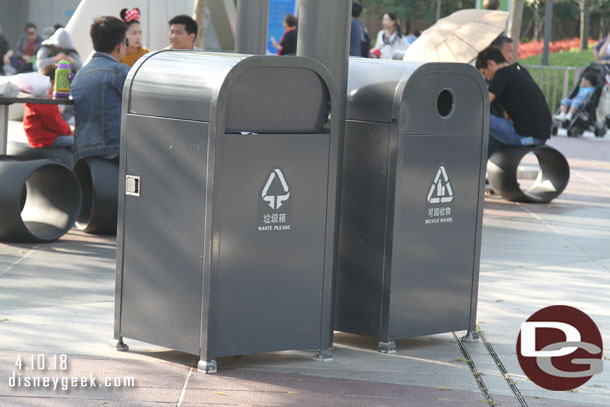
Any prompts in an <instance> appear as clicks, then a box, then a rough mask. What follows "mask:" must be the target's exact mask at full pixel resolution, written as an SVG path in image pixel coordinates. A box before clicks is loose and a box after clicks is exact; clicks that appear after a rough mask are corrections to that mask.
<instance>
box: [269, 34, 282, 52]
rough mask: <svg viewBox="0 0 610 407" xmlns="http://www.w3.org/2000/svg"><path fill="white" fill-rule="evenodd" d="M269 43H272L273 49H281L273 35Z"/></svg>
mask: <svg viewBox="0 0 610 407" xmlns="http://www.w3.org/2000/svg"><path fill="white" fill-rule="evenodd" d="M271 44H273V46H274V47H275V49H277V50H278V51H281V50H282V46H281V45H280V44H278V42H277V41H276V40H275V37H273V36H271Z"/></svg>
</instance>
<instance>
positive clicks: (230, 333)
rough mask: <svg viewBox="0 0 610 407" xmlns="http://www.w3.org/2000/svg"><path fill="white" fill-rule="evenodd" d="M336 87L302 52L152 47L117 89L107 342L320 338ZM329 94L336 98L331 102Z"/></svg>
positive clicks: (326, 298) (263, 346)
mask: <svg viewBox="0 0 610 407" xmlns="http://www.w3.org/2000/svg"><path fill="white" fill-rule="evenodd" d="M335 97H336V88H335V85H334V83H333V82H332V79H331V78H330V74H329V73H328V71H327V70H326V68H324V67H323V66H322V65H321V64H319V63H318V62H316V61H314V60H312V59H309V58H300V57H277V56H246V55H236V54H219V53H205V52H197V51H161V52H158V53H155V54H153V55H151V56H148V57H147V58H144V59H143V60H141V62H140V63H139V65H138V66H136V67H134V68H133V69H132V70H131V72H130V74H129V77H128V78H127V81H126V84H125V91H124V99H123V116H122V117H123V123H122V138H121V157H120V185H119V191H121V192H120V193H119V213H118V232H117V285H116V306H115V334H114V338H115V339H114V346H117V348H119V349H124V348H125V347H126V346H125V345H124V343H123V337H128V338H133V339H137V340H141V341H144V342H149V343H152V344H156V345H161V346H164V347H168V348H173V349H177V350H180V351H183V352H186V353H191V354H197V355H200V362H199V369H201V370H205V371H206V372H214V371H215V370H216V358H217V357H219V356H229V355H240V354H249V353H259V352H267V351H278V350H285V349H311V348H319V349H320V350H321V352H320V355H321V357H322V358H323V359H324V358H329V357H330V353H329V352H330V351H329V348H330V346H331V344H332V318H331V316H332V314H331V309H332V300H331V291H332V282H333V281H334V276H333V250H334V244H333V238H334V236H335V207H336V203H335V197H336V189H337V180H336V178H337V168H336V167H337V154H338V145H339V139H338V138H337V137H338V133H337V125H338V123H332V124H331V122H330V121H329V118H330V113H331V105H332V103H331V101H334V100H335ZM333 109H334V107H333Z"/></svg>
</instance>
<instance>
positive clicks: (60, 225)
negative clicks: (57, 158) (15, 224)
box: [21, 164, 80, 240]
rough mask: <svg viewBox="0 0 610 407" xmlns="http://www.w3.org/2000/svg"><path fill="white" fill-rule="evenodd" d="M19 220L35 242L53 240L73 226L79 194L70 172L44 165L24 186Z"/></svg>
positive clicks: (55, 166)
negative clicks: (36, 240)
mask: <svg viewBox="0 0 610 407" xmlns="http://www.w3.org/2000/svg"><path fill="white" fill-rule="evenodd" d="M24 189H25V194H24V193H22V194H21V202H22V204H23V209H22V210H21V219H22V220H23V224H24V225H25V227H26V228H27V229H28V231H29V232H30V233H31V234H32V235H33V236H35V237H36V238H38V239H41V240H54V239H58V238H59V237H61V236H62V235H63V234H64V233H66V232H67V231H68V230H69V229H70V228H71V227H72V225H73V224H74V220H75V218H76V214H77V213H78V210H79V208H80V190H79V187H78V183H77V182H76V180H75V179H74V175H73V174H72V172H71V171H70V170H69V169H68V168H66V167H64V166H62V165H54V164H49V165H43V166H41V167H39V168H37V169H36V170H35V171H34V172H33V173H32V174H31V175H30V177H29V178H28V179H27V181H26V183H25V188H24Z"/></svg>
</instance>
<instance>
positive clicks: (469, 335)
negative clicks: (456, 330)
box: [462, 331, 480, 342]
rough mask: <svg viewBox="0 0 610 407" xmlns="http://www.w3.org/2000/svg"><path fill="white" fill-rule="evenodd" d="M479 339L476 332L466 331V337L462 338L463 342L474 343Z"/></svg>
mask: <svg viewBox="0 0 610 407" xmlns="http://www.w3.org/2000/svg"><path fill="white" fill-rule="evenodd" d="M479 338H480V336H479V333H478V332H477V331H466V335H464V336H462V341H464V342H476V341H478V340H479Z"/></svg>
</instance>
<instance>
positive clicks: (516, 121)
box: [476, 48, 552, 156]
mask: <svg viewBox="0 0 610 407" xmlns="http://www.w3.org/2000/svg"><path fill="white" fill-rule="evenodd" d="M476 67H477V69H478V70H479V71H481V73H482V74H483V76H485V77H486V78H487V79H488V80H489V89H488V90H489V102H490V103H492V102H493V101H494V100H497V101H499V102H500V103H501V104H502V106H503V107H504V110H505V111H506V115H507V116H508V117H507V118H502V117H498V116H495V115H493V114H492V115H490V116H489V152H488V156H491V155H492V154H493V153H494V152H496V151H497V150H500V149H501V148H502V147H504V146H506V145H517V146H519V145H536V144H544V143H545V141H546V140H547V139H548V138H549V137H550V135H551V124H552V119H551V112H550V111H549V107H548V105H547V103H546V99H545V98H544V95H543V94H542V91H541V90H540V88H539V87H538V85H537V84H536V82H534V80H533V79H532V77H531V76H530V75H529V74H528V73H527V72H525V70H524V69H523V67H521V66H520V65H519V64H512V65H511V64H509V63H508V62H506V59H504V57H503V56H502V52H501V51H500V50H498V49H496V48H487V49H484V50H483V51H481V52H480V53H479V55H477V60H476Z"/></svg>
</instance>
